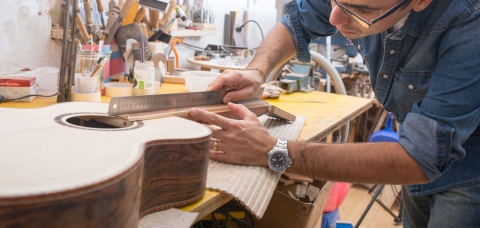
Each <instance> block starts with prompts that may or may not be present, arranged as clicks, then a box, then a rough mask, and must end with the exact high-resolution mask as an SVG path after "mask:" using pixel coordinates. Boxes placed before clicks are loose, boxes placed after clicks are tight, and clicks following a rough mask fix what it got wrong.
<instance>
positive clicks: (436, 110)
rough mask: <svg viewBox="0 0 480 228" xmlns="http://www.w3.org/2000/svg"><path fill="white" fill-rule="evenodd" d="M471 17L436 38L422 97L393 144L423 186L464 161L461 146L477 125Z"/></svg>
mask: <svg viewBox="0 0 480 228" xmlns="http://www.w3.org/2000/svg"><path fill="white" fill-rule="evenodd" d="M475 14H476V15H471V16H470V17H465V18H464V19H463V20H461V21H460V20H459V21H456V24H455V25H451V26H450V28H449V29H448V30H447V31H446V32H445V33H444V34H442V36H443V37H442V42H441V43H440V46H439V51H438V56H439V61H438V64H437V68H436V71H435V73H434V74H433V75H432V78H431V81H430V87H429V90H428V93H427V94H426V97H425V98H424V99H423V100H420V101H417V102H416V103H415V104H414V106H413V108H412V112H410V113H409V114H407V116H406V118H405V120H404V122H403V124H402V126H401V128H400V139H399V143H400V144H401V145H402V146H403V148H404V149H405V150H406V151H407V152H408V153H409V154H410V155H411V156H412V158H413V159H414V160H415V161H416V162H417V164H418V165H419V166H420V168H421V169H422V170H423V171H424V173H425V175H426V176H427V178H428V180H429V182H432V181H434V180H436V179H438V178H439V177H440V176H441V175H442V173H444V172H445V171H447V170H448V168H449V167H450V166H451V164H452V163H453V162H455V161H458V160H460V159H462V158H464V157H465V155H466V153H468V151H465V149H464V148H463V147H462V145H463V144H464V143H465V142H466V141H467V139H468V138H469V137H470V136H471V135H472V133H473V132H474V131H475V129H476V128H477V127H478V126H479V124H480V98H479V95H478V93H479V92H480V64H479V63H480V62H479V60H480V51H479V49H478V47H479V46H478V37H480V29H478V25H479V24H480V12H478V11H477V12H476V13H475ZM472 20H473V21H472ZM479 146H480V145H479Z"/></svg>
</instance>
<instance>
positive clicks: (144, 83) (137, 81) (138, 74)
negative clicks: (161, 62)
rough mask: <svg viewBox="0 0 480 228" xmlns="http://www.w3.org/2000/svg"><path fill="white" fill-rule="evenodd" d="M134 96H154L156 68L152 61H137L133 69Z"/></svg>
mask: <svg viewBox="0 0 480 228" xmlns="http://www.w3.org/2000/svg"><path fill="white" fill-rule="evenodd" d="M133 74H134V80H133V95H152V94H154V90H153V81H154V78H155V67H154V66H153V62H152V61H145V62H140V61H138V60H137V61H135V66H134V68H133Z"/></svg>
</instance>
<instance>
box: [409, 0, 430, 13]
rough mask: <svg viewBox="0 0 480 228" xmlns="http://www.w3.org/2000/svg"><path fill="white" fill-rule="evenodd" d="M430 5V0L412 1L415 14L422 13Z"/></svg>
mask: <svg viewBox="0 0 480 228" xmlns="http://www.w3.org/2000/svg"><path fill="white" fill-rule="evenodd" d="M430 3H432V0H414V1H413V4H412V6H413V10H414V11H416V12H419V11H422V10H424V9H425V8H427V6H429V5H430Z"/></svg>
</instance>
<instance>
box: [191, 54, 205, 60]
mask: <svg viewBox="0 0 480 228" xmlns="http://www.w3.org/2000/svg"><path fill="white" fill-rule="evenodd" d="M193 58H194V59H195V61H202V59H203V56H201V55H198V56H195V57H193Z"/></svg>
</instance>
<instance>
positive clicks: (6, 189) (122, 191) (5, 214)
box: [0, 103, 211, 227]
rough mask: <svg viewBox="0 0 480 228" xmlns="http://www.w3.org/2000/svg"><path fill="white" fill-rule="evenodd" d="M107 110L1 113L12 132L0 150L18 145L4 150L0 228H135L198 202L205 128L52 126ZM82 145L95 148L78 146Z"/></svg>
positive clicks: (165, 123)
mask: <svg viewBox="0 0 480 228" xmlns="http://www.w3.org/2000/svg"><path fill="white" fill-rule="evenodd" d="M107 109H108V106H107V105H106V104H87V103H68V104H67V103H65V104H57V105H54V106H51V107H48V108H44V109H35V110H33V109H32V110H13V111H12V110H9V109H0V112H2V120H0V124H3V125H4V126H5V125H6V127H7V128H2V129H3V130H1V131H0V144H1V145H6V144H16V145H6V146H3V147H2V149H0V157H3V158H5V159H3V160H0V183H1V185H0V227H137V224H138V222H139V220H140V219H141V218H142V217H143V216H145V215H147V214H149V213H153V212H156V211H159V210H165V209H168V208H171V207H178V206H183V205H186V204H190V203H192V202H194V201H197V200H199V199H201V197H202V196H203V194H204V191H205V187H206V178H207V170H208V160H209V157H208V151H209V144H210V137H211V136H210V135H211V132H210V130H209V129H208V128H207V127H205V126H202V125H200V124H198V123H194V122H192V121H188V120H184V119H181V118H177V117H172V118H169V119H164V120H152V121H144V124H145V126H143V127H140V128H138V129H131V130H125V131H111V132H110V131H108V130H107V131H105V130H104V131H93V130H89V131H87V130H82V129H75V128H69V127H66V126H61V125H60V124H58V123H55V122H54V121H53V119H54V117H55V116H56V115H58V114H64V113H74V112H78V111H82V110H83V111H85V110H91V111H98V112H103V113H106V111H107ZM10 111H12V112H11V113H10ZM50 114H51V115H50ZM5 115H6V117H5ZM47 116H48V118H45V117H47ZM26 117H28V118H31V119H30V120H26V119H22V118H26ZM14 120H17V121H14ZM32 120H33V122H32ZM35 123H36V124H35ZM178 128H183V129H184V131H185V133H182V129H178ZM7 129H8V130H7ZM47 132H49V133H47ZM155 134H156V135H155ZM19 137H23V138H19ZM42 137H44V139H43V140H42V139H38V138H42ZM47 138H49V140H50V141H46V140H45V139H47ZM70 138H73V139H71V140H70ZM75 138H77V140H75ZM81 139H89V140H90V141H87V144H90V145H85V142H83V143H76V142H77V141H80V142H82V140H81ZM14 140H16V141H14ZM42 142H43V144H42ZM58 144H61V145H58ZM130 145H132V146H131V147H129V146H130ZM137 146H138V147H137ZM35 148H36V150H35ZM88 148H90V149H88ZM132 148H137V149H134V150H132ZM57 149H58V150H57ZM135 150H137V151H135ZM81 153H83V154H81ZM63 155H65V157H62V156H63ZM56 157H62V159H56ZM71 157H73V158H72V159H68V158H71ZM2 161H3V162H2ZM35 162H37V163H35ZM38 163H41V164H38ZM65 163H67V164H65ZM37 166H38V167H40V168H36V167H37ZM99 180H100V181H99Z"/></svg>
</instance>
